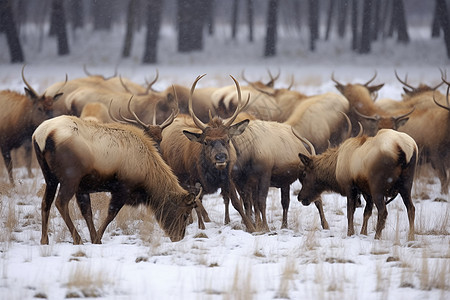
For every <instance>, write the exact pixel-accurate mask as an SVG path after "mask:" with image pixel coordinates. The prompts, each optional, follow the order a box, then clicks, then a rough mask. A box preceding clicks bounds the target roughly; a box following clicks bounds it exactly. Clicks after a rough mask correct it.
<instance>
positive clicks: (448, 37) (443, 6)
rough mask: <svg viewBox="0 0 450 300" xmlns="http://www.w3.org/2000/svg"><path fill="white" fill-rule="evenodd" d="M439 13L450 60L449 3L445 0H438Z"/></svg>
mask: <svg viewBox="0 0 450 300" xmlns="http://www.w3.org/2000/svg"><path fill="white" fill-rule="evenodd" d="M436 5H437V6H438V11H439V23H440V24H441V28H442V30H443V32H444V41H445V47H446V48H447V57H448V58H450V20H449V14H448V8H447V3H446V2H445V0H436Z"/></svg>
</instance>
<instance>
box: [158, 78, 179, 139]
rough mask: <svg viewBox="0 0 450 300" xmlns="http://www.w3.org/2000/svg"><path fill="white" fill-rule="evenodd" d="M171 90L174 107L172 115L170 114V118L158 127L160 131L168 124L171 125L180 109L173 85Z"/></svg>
mask: <svg viewBox="0 0 450 300" xmlns="http://www.w3.org/2000/svg"><path fill="white" fill-rule="evenodd" d="M172 89H173V94H174V96H175V105H174V106H173V108H172V113H171V114H170V116H169V117H168V118H167V119H166V120H165V121H164V122H163V123H162V124H161V125H159V127H161V130H163V129H164V128H166V127H167V126H169V125H170V124H172V122H173V120H175V118H176V117H177V116H178V114H179V113H180V108H179V107H178V96H177V91H176V89H175V87H174V86H173V85H172ZM155 112H156V110H155ZM155 124H156V123H155Z"/></svg>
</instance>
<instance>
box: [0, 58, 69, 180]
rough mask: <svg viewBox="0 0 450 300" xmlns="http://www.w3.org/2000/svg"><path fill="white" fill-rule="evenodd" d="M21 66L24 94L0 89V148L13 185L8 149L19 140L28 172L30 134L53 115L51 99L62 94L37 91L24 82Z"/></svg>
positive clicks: (12, 147)
mask: <svg viewBox="0 0 450 300" xmlns="http://www.w3.org/2000/svg"><path fill="white" fill-rule="evenodd" d="M24 69H25V66H23V68H22V80H23V82H24V83H25V85H26V87H25V95H22V94H20V93H17V92H14V91H9V90H5V91H0V106H1V107H2V109H1V111H0V148H1V151H2V156H3V160H4V162H5V165H6V169H7V170H8V176H9V181H10V182H11V184H12V185H14V178H13V172H12V170H13V166H12V161H11V150H13V149H16V148H19V147H20V146H21V145H22V144H25V146H27V148H26V151H27V153H26V165H27V169H28V175H29V176H31V175H32V173H31V145H30V141H31V135H32V134H33V131H34V130H35V129H36V127H38V125H39V124H41V123H42V122H43V121H45V120H47V119H49V118H51V117H52V116H53V103H54V101H56V100H57V99H58V98H59V97H60V96H61V95H62V94H61V93H55V95H54V96H53V97H50V96H46V95H45V94H43V95H39V94H38V93H37V92H36V91H35V90H34V89H33V88H32V87H31V85H30V84H29V83H28V82H27V80H26V79H25V76H24V74H23V73H24Z"/></svg>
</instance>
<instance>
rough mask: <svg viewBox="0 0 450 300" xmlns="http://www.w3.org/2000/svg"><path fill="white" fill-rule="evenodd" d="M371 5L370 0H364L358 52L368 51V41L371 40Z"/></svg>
mask: <svg viewBox="0 0 450 300" xmlns="http://www.w3.org/2000/svg"><path fill="white" fill-rule="evenodd" d="M372 7H373V2H372V0H364V6H363V22H362V31H361V44H360V48H359V53H369V52H370V42H371V40H372V35H371V23H372Z"/></svg>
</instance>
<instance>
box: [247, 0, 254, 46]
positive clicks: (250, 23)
mask: <svg viewBox="0 0 450 300" xmlns="http://www.w3.org/2000/svg"><path fill="white" fill-rule="evenodd" d="M253 15H254V13H253V0H247V19H248V20H247V21H248V41H249V42H250V43H251V42H253V24H254V20H253V19H254V18H253Z"/></svg>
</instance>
